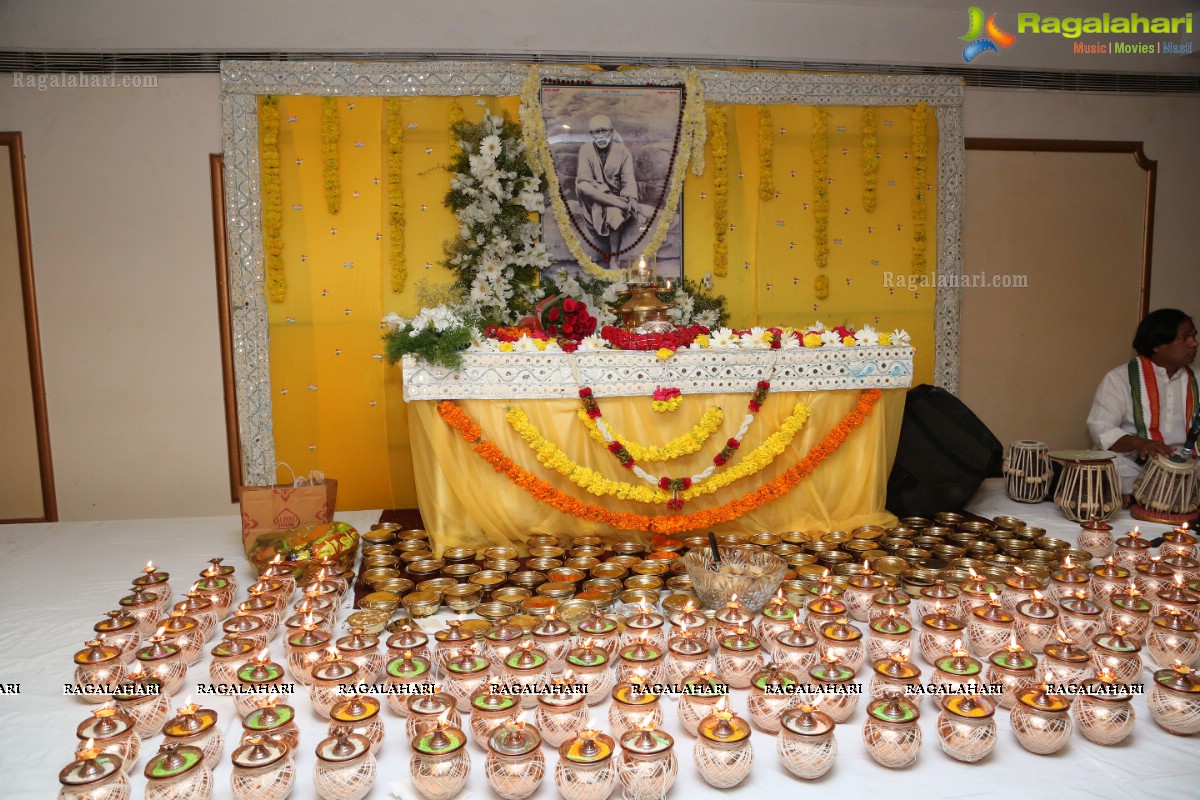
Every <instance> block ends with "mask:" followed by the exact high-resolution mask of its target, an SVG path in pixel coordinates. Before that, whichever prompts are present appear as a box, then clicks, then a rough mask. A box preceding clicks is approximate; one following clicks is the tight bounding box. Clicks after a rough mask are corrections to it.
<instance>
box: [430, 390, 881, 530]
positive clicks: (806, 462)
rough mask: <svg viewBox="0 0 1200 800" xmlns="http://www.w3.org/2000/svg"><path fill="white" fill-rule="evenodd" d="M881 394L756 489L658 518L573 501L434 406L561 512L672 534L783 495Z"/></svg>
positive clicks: (496, 465) (471, 425)
mask: <svg viewBox="0 0 1200 800" xmlns="http://www.w3.org/2000/svg"><path fill="white" fill-rule="evenodd" d="M880 395H881V392H880V391H879V390H878V389H868V390H866V391H864V392H862V393H861V394H860V395H859V398H858V403H857V404H856V405H855V407H854V410H853V411H851V412H850V413H849V414H847V415H846V417H845V418H843V419H842V421H841V422H839V423H838V424H837V425H836V426H834V428H833V429H832V430H830V431H829V433H828V434H826V435H825V438H824V439H822V440H821V441H820V442H819V443H818V444H817V445H816V446H815V447H813V449H812V450H810V451H808V454H807V455H805V456H804V458H802V459H801V460H800V461H798V462H796V464H794V465H793V466H792V467H790V468H789V469H788V470H787V471H786V472H785V473H783V474H782V475H780V476H779V477H778V478H775V479H774V480H772V481H768V482H767V483H766V484H764V485H762V486H760V487H759V488H758V489H755V490H754V491H752V492H748V493H746V494H744V495H742V496H741V497H739V498H737V499H735V500H731V501H730V502H728V503H725V504H724V505H720V506H716V507H715V508H709V509H705V510H703V511H694V512H692V513H690V514H670V515H666V516H658V517H648V516H645V515H642V514H635V513H632V512H621V511H611V510H609V509H607V508H604V507H603V506H598V505H595V504H593V503H585V502H581V501H579V500H576V499H575V498H574V497H571V496H570V495H568V494H564V493H563V492H561V491H559V490H558V489H555V488H554V487H553V486H551V485H550V484H548V483H546V482H545V481H543V480H541V479H540V478H538V477H537V476H535V475H532V474H530V473H529V472H528V471H527V470H525V469H523V468H522V467H520V466H518V465H517V464H516V463H515V462H514V461H513V460H512V459H511V458H509V457H508V456H506V455H505V454H504V451H503V450H501V449H500V448H499V447H497V446H496V444H495V443H493V442H489V441H486V440H484V439H483V438H482V436H483V433H482V431H481V430H480V428H479V426H478V425H477V424H476V423H475V422H474V421H473V420H471V418H470V417H468V416H467V415H466V414H465V413H463V411H462V409H460V408H459V407H458V406H457V405H455V404H454V403H453V402H452V401H449V400H443V401H442V402H440V403H438V405H437V409H438V413H439V414H440V415H441V416H442V419H443V420H444V421H445V422H446V424H447V425H450V426H451V427H452V428H454V429H455V430H456V431H458V432H459V434H460V435H461V436H462V438H463V439H464V440H465V441H466V442H467V443H468V444H470V445H471V449H472V450H473V451H474V452H475V454H476V455H477V456H479V457H480V458H482V459H483V460H484V461H486V462H488V463H489V464H490V465H491V466H492V469H493V470H495V471H496V472H499V473H500V474H502V475H504V476H505V477H506V478H508V479H509V480H510V481H512V483H513V484H514V485H516V486H518V487H519V488H521V489H524V490H525V491H526V492H528V493H529V495H530V496H531V497H533V499H535V500H537V501H538V502H540V503H545V504H546V505H548V506H550V507H551V508H554V509H557V510H558V511H561V512H563V513H564V514H570V515H572V516H574V517H578V518H579V519H585V520H591V521H593V522H600V523H603V524H605V525H609V526H612V527H614V528H618V529H621V530H633V531H651V532H654V533H661V534H674V533H684V532H686V531H691V530H698V529H704V528H711V527H714V526H716V525H720V524H722V523H725V522H729V521H731V520H735V519H737V518H738V517H740V516H742V515H743V514H746V513H749V512H750V511H753V510H755V509H757V508H759V507H761V506H763V505H765V504H767V503H769V502H771V501H772V500H777V499H779V498H780V497H783V496H784V495H785V494H787V493H788V492H789V491H791V490H792V489H794V488H795V487H796V486H798V485H799V484H800V482H801V481H802V480H804V478H806V477H808V475H809V474H810V473H812V471H813V470H814V469H816V468H817V467H819V466H820V465H821V463H822V462H823V461H824V460H825V459H826V458H828V457H829V456H830V455H832V454H833V453H834V452H836V451H837V449H838V448H839V447H841V445H842V443H843V442H845V441H846V439H847V437H849V436H850V434H851V432H853V431H854V429H855V428H857V427H859V426H860V425H862V424H863V422H865V421H866V419H867V417H869V416H870V415H871V412H872V411H873V410H874V407H875V403H876V402H877V401H878V400H879V397H880Z"/></svg>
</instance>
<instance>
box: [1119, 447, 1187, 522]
mask: <svg viewBox="0 0 1200 800" xmlns="http://www.w3.org/2000/svg"><path fill="white" fill-rule="evenodd" d="M1197 509H1200V461H1196V460H1195V459H1192V458H1185V459H1184V460H1183V461H1173V460H1171V459H1170V458H1164V457H1163V456H1154V457H1152V458H1151V459H1150V462H1149V463H1148V464H1146V469H1145V471H1144V472H1142V474H1141V475H1140V476H1139V477H1138V479H1137V480H1136V481H1134V482H1133V505H1131V506H1130V507H1129V513H1130V514H1131V515H1132V516H1133V518H1134V519H1140V520H1143V521H1145V522H1161V523H1164V524H1167V525H1180V524H1182V523H1184V522H1195V521H1196V519H1197V517H1200V513H1197Z"/></svg>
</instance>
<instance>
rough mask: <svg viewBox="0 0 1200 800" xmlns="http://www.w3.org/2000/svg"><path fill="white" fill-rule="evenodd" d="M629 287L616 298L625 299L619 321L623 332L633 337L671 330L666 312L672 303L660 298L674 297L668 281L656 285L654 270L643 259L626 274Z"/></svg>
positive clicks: (672, 327)
mask: <svg viewBox="0 0 1200 800" xmlns="http://www.w3.org/2000/svg"><path fill="white" fill-rule="evenodd" d="M627 284H628V286H629V288H628V289H626V290H625V291H623V292H618V293H617V296H618V297H628V298H629V299H628V300H627V301H625V304H624V305H622V306H621V320H622V322H624V324H625V329H626V330H630V331H633V332H634V333H670V332H671V331H673V330H675V325H674V323H672V322H671V317H670V316H669V314H668V312H669V311H670V310H671V309H672V308H674V307H675V305H674V304H673V303H667V302H664V301H663V300H662V299H661V298H660V297H659V295H660V294H672V295H673V294H674V293H675V287H674V286H672V285H671V282H670V280H669V279H668V280H667V281H666V283H665V284H664V283H659V281H658V276H657V275H655V274H654V269H653V268H651V267H647V266H646V259H645V258H642V259H640V260H639V261H638V266H637V268H631V269H630V270H629V280H628V281H627Z"/></svg>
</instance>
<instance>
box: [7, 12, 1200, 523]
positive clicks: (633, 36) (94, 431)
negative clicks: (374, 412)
mask: <svg viewBox="0 0 1200 800" xmlns="http://www.w3.org/2000/svg"><path fill="white" fill-rule="evenodd" d="M1061 5H1062V4H1060V7H1061ZM1067 5H1068V6H1078V5H1079V4H1078V3H1074V2H1072V3H1070V4H1067ZM1103 5H1104V4H1102V3H1100V4H1090V5H1088V8H1089V9H1090V10H1088V11H1087V13H1098V12H1099V11H1102V10H1104V8H1103V7H1102V6H1103ZM1181 5H1188V6H1189V7H1190V6H1193V5H1194V3H1187V4H1184V3H1161V4H1156V6H1163V7H1168V8H1169V7H1171V6H1175V7H1179V6H1181ZM285 7H286V8H287V9H288V11H287V12H285V11H284V10H283V9H284V8H285ZM315 7H320V8H321V9H328V10H329V13H336V14H337V19H338V21H339V22H340V23H341V24H339V25H336V26H335V25H332V24H324V23H318V22H314V21H313V18H312V17H309V16H304V14H303V12H305V11H306V10H309V9H312V8H315ZM264 8H265V9H266V10H263V9H264ZM351 8H353V10H351ZM963 8H964V7H963V6H962V5H961V4H959V3H957V2H955V3H951V2H950V0H937V1H936V2H926V3H923V4H922V7H921V8H919V9H910V10H906V11H899V10H896V9H885V8H882V7H866V6H862V5H859V6H849V5H839V4H834V3H830V4H817V3H791V2H786V0H784V1H782V2H753V1H751V0H723V1H722V2H717V1H716V0H705V1H704V2H684V0H676V1H675V2H671V3H632V2H620V1H618V2H607V3H592V2H589V3H577V2H572V3H556V4H546V3H535V2H532V1H531V0H524V2H510V3H496V2H494V1H493V2H491V3H475V2H458V3H453V2H452V3H445V4H427V3H423V4H419V5H417V4H400V3H394V2H387V0H375V1H373V2H360V3H355V4H353V6H350V5H337V6H335V5H333V4H323V3H315V2H312V0H304V2H300V0H294V1H293V2H289V3H284V2H282V0H275V2H271V3H258V4H254V5H253V6H251V5H249V4H243V3H235V2H232V0H223V1H222V2H211V3H206V4H197V3H192V2H178V0H176V2H170V3H168V2H163V1H162V0H159V2H149V0H112V2H105V3H101V2H92V3H66V2H61V1H60V2H54V1H52V0H43V2H39V3H22V4H12V3H10V4H6V5H4V6H0V50H4V49H28V50H88V51H94V50H109V51H112V50H134V49H141V50H163V49H171V48H175V49H210V50H211V49H232V48H254V49H262V48H278V49H325V50H332V49H339V48H341V49H349V48H353V49H360V50H361V49H371V48H379V49H389V50H402V49H420V50H424V51H429V50H432V49H439V48H440V49H447V50H455V51H461V50H489V51H493V52H497V51H503V52H519V51H525V52H544V51H556V52H590V53H639V52H640V53H655V54H660V55H661V54H669V53H674V54H677V55H712V54H719V55H721V56H727V57H757V58H791V59H798V58H805V59H826V60H841V61H867V60H871V61H877V62H888V61H894V62H905V63H921V62H925V63H951V62H952V61H953V60H954V59H955V58H959V56H958V52H959V49H960V48H961V44H960V43H956V42H957V36H958V35H960V34H962V33H963V32H964V29H965V13H964V11H963ZM213 9H221V10H222V13H217V12H215V11H213ZM1125 11H1126V13H1127V11H1128V10H1127V9H1125ZM476 12H478V13H476ZM1046 13H1050V12H1049V11H1047V12H1046ZM1154 13H1167V12H1166V11H1161V10H1156V11H1155V12H1154ZM613 20H624V22H617V23H614V22H613ZM947 37H949V39H947ZM1030 41H1033V40H1032V39H1030ZM1020 44H1021V45H1022V47H1023V48H1024V56H1023V59H1032V58H1034V56H1036V55H1037V50H1036V48H1035V46H1034V45H1032V44H1031V45H1030V46H1028V47H1025V44H1024V41H1022V42H1020ZM1016 49H1017V47H1016V46H1014V48H1013V50H1014V51H1015V50H1016ZM1010 55H1015V53H1014V54H1010V53H1005V54H1004V57H1005V58H1008V57H1009V56H1010ZM985 57H987V56H985ZM1057 57H1058V56H1056V55H1054V54H1048V55H1046V56H1045V58H1046V59H1047V63H1045V64H1042V66H1050V65H1052V63H1051V62H1053V60H1054V58H1057ZM630 60H631V61H635V60H636V59H632V58H631V59H630ZM959 62H960V63H961V59H959ZM1185 62H1186V63H1185ZM1010 63H1016V61H1012V62H1010ZM1031 64H1032V62H1031V63H1030V64H1026V65H1027V66H1028V65H1031ZM1060 66H1062V65H1061V64H1060ZM1135 66H1136V65H1135V64H1134V63H1133V62H1129V63H1126V64H1122V66H1121V68H1122V69H1133V68H1134V67H1135ZM1196 66H1197V60H1196V59H1191V60H1186V59H1184V60H1180V61H1178V62H1171V68H1176V67H1178V68H1184V67H1186V68H1188V69H1190V70H1192V71H1195V68H1196ZM1109 68H1110V69H1111V68H1112V67H1111V66H1110V67H1109ZM1143 68H1144V65H1143ZM1160 68H1161V69H1164V70H1165V69H1167V66H1166V62H1164V63H1163V64H1161V65H1160ZM11 84H12V81H11V80H10V79H9V78H8V76H4V77H3V78H0V130H15V131H21V132H22V133H23V134H24V137H25V142H24V143H25V151H26V171H27V175H28V181H29V208H30V219H31V228H32V234H33V257H34V268H35V270H36V273H37V291H38V302H39V306H40V313H41V330H42V343H43V359H44V362H45V372H46V389H47V395H48V402H49V409H48V411H49V424H50V432H51V438H52V443H53V456H54V466H55V475H56V479H57V480H56V484H57V489H58V499H59V513H60V517H61V518H62V519H64V520H78V519H120V518H139V517H169V516H195V515H205V514H227V513H230V512H231V506H230V503H229V493H228V474H227V467H226V458H225V436H224V417H223V410H222V398H221V379H220V356H219V349H218V334H217V315H216V295H215V283H214V267H213V251H212V236H211V216H210V205H209V185H208V154H209V153H212V152H219V151H220V149H221V135H220V107H219V102H218V98H219V78H218V76H215V75H200V76H179V77H176V76H159V79H158V87H157V88H143V89H116V88H109V89H99V88H97V89H50V90H47V91H37V90H36V89H32V88H28V87H14V86H12V85H11ZM965 123H966V133H967V135H969V136H1021V137H1036V138H1079V139H1137V140H1144V141H1145V142H1146V151H1147V154H1148V155H1149V156H1150V157H1151V158H1155V159H1158V161H1159V193H1158V205H1157V210H1156V224H1155V242H1154V275H1153V289H1152V296H1151V305H1152V306H1157V305H1168V304H1170V305H1178V306H1183V307H1184V308H1190V309H1191V310H1192V312H1193V313H1198V312H1200V302H1198V301H1200V269H1197V264H1196V256H1195V234H1196V231H1197V230H1200V211H1197V209H1198V208H1200V205H1198V204H1197V203H1196V202H1195V198H1194V187H1196V186H1198V185H1200V152H1198V150H1200V149H1198V148H1197V147H1196V144H1195V142H1196V139H1195V136H1196V134H1195V131H1197V130H1200V102H1198V101H1197V98H1196V97H1195V96H1188V97H1168V96H1154V97H1130V96H1100V95H1067V94H1059V93H1054V94H1051V93H1046V94H1039V93H1032V92H999V91H989V90H970V91H968V92H967V100H966V114H965ZM968 180H969V176H968ZM1096 291H1102V287H1097V288H1096ZM1071 301H1072V302H1086V296H1081V297H1079V298H1071Z"/></svg>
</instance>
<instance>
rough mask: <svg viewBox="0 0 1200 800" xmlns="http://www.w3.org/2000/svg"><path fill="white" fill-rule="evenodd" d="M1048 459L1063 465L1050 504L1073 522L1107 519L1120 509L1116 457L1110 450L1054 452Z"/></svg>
mask: <svg viewBox="0 0 1200 800" xmlns="http://www.w3.org/2000/svg"><path fill="white" fill-rule="evenodd" d="M1048 455H1049V457H1050V458H1052V459H1054V460H1055V461H1059V462H1061V463H1062V465H1063V470H1062V475H1060V476H1059V479H1058V488H1057V489H1056V490H1055V491H1054V503H1055V505H1057V506H1058V507H1059V508H1060V509H1062V512H1063V514H1065V515H1066V517H1067V519H1071V520H1074V521H1075V522H1083V521H1084V520H1087V519H1091V518H1092V517H1098V518H1099V519H1109V518H1111V517H1112V516H1113V514H1116V513H1117V510H1118V509H1120V507H1121V481H1120V479H1119V478H1118V476H1117V465H1116V463H1115V462H1114V461H1113V459H1115V458H1116V457H1117V454H1116V453H1114V452H1112V451H1110V450H1055V451H1052V452H1050V453H1049V454H1048Z"/></svg>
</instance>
